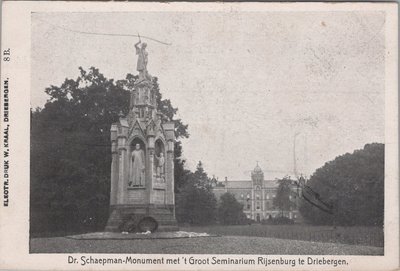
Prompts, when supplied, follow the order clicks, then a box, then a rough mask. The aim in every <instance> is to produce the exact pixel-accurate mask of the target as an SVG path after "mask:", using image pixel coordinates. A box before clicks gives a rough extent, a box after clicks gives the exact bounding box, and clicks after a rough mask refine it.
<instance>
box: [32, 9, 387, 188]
mask: <svg viewBox="0 0 400 271" xmlns="http://www.w3.org/2000/svg"><path fill="white" fill-rule="evenodd" d="M56 26H58V27H56ZM384 26H385V16H384V13H382V12H372V11H362V12H361V11H360V12H347V11H346V12H344V11H340V12H339V11H336V12H325V11H318V12H303V11H302V12H238V11H235V12H180V13H176V12H123V13H116V12H113V13H85V12H81V13H33V14H32V38H31V39H32V43H31V46H32V50H31V53H32V62H31V70H32V76H31V105H32V107H37V106H39V107H41V106H43V105H44V104H45V102H46V100H47V99H48V97H47V95H46V94H45V92H44V90H45V88H46V87H48V86H50V85H56V86H60V85H61V84H62V82H63V81H64V80H65V78H73V79H75V78H77V77H78V75H79V69H78V67H80V66H82V67H83V68H84V69H86V70H87V69H89V68H90V67H91V66H94V67H96V68H98V69H99V70H100V72H101V73H103V74H104V75H105V76H106V77H107V78H113V79H115V80H118V79H124V78H125V76H126V74H127V73H134V74H136V73H137V71H136V70H135V69H136V61H137V58H136V55H135V50H134V44H135V43H136V42H137V39H136V38H133V37H115V36H94V35H84V34H78V33H74V32H71V31H67V30H65V28H66V29H72V30H79V31H87V32H102V33H118V34H137V33H139V34H141V35H143V36H149V37H152V38H155V39H158V40H161V41H164V42H167V43H171V45H164V44H161V43H157V42H154V41H151V40H146V39H143V41H145V42H147V43H148V48H147V51H148V53H149V63H148V70H149V73H150V74H152V75H153V76H157V77H158V79H159V84H160V89H161V92H162V94H163V97H164V98H168V99H170V100H171V102H172V104H173V105H174V106H175V107H177V108H178V109H179V111H178V117H179V118H181V119H182V120H183V122H184V123H186V124H188V125H189V134H190V137H189V138H188V139H184V140H183V141H182V143H183V151H184V152H183V156H184V158H185V159H186V160H187V166H188V168H189V169H192V170H193V169H195V167H196V164H197V162H198V161H202V163H203V164H204V168H205V170H206V171H207V173H208V174H209V176H212V175H215V176H216V177H218V178H219V179H220V180H222V179H223V178H224V177H225V176H226V177H228V179H231V180H249V179H250V171H251V170H252V169H253V168H254V167H255V165H256V161H258V163H259V165H260V167H261V168H262V169H263V171H264V175H265V178H267V179H273V178H281V177H283V176H285V175H291V176H293V175H294V173H293V172H294V167H295V164H296V169H297V172H298V173H299V174H300V173H302V174H305V175H310V174H312V173H313V172H314V171H315V170H316V169H317V168H319V167H321V166H323V165H324V164H325V162H327V161H330V160H333V159H334V158H335V157H336V156H338V155H342V154H344V153H346V152H352V151H354V150H355V149H361V148H363V146H364V145H365V144H367V143H371V142H382V143H383V142H384V122H385V119H384V117H385V116H384V98H385V97H384V92H385V81H384V80H385V70H384V65H385V58H384V56H385V55H384V53H385V37H384ZM60 27H61V28H60ZM62 28H64V29H62ZM294 149H295V150H294ZM294 154H295V155H294ZM294 160H295V161H296V163H295V162H294Z"/></svg>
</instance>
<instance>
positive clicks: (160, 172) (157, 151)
mask: <svg viewBox="0 0 400 271" xmlns="http://www.w3.org/2000/svg"><path fill="white" fill-rule="evenodd" d="M165 155H166V154H165V147H164V143H163V142H162V140H161V139H157V140H156V142H155V144H154V172H155V173H156V181H157V182H160V183H165V162H166V156H165Z"/></svg>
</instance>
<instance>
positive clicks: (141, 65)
mask: <svg viewBox="0 0 400 271" xmlns="http://www.w3.org/2000/svg"><path fill="white" fill-rule="evenodd" d="M139 44H142V46H141V47H139ZM146 47H147V43H145V42H143V43H142V41H141V40H140V36H139V41H138V42H137V43H136V44H135V48H136V54H137V55H138V61H137V66H136V70H137V71H138V72H139V82H140V81H143V80H149V81H151V76H150V74H149V73H148V72H147V62H148V53H147V51H146Z"/></svg>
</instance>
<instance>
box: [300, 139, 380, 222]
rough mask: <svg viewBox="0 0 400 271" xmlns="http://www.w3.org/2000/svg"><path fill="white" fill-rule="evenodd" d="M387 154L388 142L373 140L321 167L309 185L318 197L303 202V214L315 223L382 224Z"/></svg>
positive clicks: (301, 209)
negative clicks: (360, 148) (375, 141)
mask: <svg viewBox="0 0 400 271" xmlns="http://www.w3.org/2000/svg"><path fill="white" fill-rule="evenodd" d="M384 156H385V150H384V144H380V143H372V144H367V145H365V146H364V148H363V149H362V150H356V151H354V152H353V153H346V154H344V155H341V156H339V157H336V158H335V159H334V160H333V161H330V162H327V163H326V164H325V165H324V166H323V167H321V168H319V169H317V170H316V171H315V173H314V174H313V175H312V176H311V178H310V180H309V181H308V182H307V184H306V190H309V191H312V194H311V195H315V196H314V199H309V201H307V200H304V201H302V205H301V207H300V211H301V213H302V215H303V217H304V218H305V219H306V220H307V221H308V222H310V223H314V224H335V225H382V224H383V215H384ZM310 202H311V203H314V204H311V203H310ZM326 206H330V207H331V210H332V211H331V212H327V211H326Z"/></svg>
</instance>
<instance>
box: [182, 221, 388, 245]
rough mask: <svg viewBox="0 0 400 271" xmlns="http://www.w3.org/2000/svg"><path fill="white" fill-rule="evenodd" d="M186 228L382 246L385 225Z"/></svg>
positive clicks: (186, 228) (217, 226)
mask: <svg viewBox="0 0 400 271" xmlns="http://www.w3.org/2000/svg"><path fill="white" fill-rule="evenodd" d="M180 230H183V231H193V232H207V233H213V234H218V235H222V236H257V237H271V238H279V239H292V240H304V241H312V242H329V243H341V244H350V245H363V246H375V247H383V245H384V235H383V228H382V227H332V226H311V225H261V224H253V225H212V226H189V227H180Z"/></svg>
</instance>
